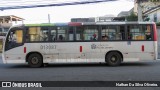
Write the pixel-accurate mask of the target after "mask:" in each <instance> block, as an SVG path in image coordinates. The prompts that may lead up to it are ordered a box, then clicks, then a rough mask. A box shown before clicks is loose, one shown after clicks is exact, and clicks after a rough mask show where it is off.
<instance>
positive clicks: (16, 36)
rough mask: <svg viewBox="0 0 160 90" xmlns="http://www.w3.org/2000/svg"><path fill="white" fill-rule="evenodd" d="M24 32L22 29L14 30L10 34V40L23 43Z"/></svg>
mask: <svg viewBox="0 0 160 90" xmlns="http://www.w3.org/2000/svg"><path fill="white" fill-rule="evenodd" d="M22 38H23V32H22V30H14V31H11V32H10V34H9V38H8V39H9V42H13V43H22Z"/></svg>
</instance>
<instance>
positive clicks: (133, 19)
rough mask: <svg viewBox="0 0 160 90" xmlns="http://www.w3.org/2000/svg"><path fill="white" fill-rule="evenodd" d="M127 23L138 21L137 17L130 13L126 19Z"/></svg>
mask: <svg viewBox="0 0 160 90" xmlns="http://www.w3.org/2000/svg"><path fill="white" fill-rule="evenodd" d="M126 19H127V21H138V16H137V15H135V14H134V12H131V14H130V15H129V16H127V17H126Z"/></svg>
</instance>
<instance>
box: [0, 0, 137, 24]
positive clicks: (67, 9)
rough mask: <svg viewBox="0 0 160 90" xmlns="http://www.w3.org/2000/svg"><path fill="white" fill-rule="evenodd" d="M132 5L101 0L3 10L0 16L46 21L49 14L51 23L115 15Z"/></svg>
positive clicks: (129, 0) (124, 0) (25, 21)
mask: <svg viewBox="0 0 160 90" xmlns="http://www.w3.org/2000/svg"><path fill="white" fill-rule="evenodd" d="M32 1H34V0H32ZM55 1H58V0H55ZM61 1H66V0H61ZM70 1H72V0H70ZM73 1H75V0H73ZM4 4H5V3H4ZM4 4H3V5H4ZM11 4H12V2H10V4H6V6H7V5H8V6H9V5H11ZM133 7H134V2H132V0H118V1H113V2H103V3H96V4H85V5H73V6H59V7H54V6H53V7H43V8H27V9H12V10H4V11H0V16H3V15H15V16H18V17H22V18H24V19H25V20H24V23H48V14H49V15H50V21H51V23H56V22H70V19H71V18H88V17H99V16H104V15H114V16H117V15H118V14H119V13H120V12H121V11H128V10H130V9H132V8H133Z"/></svg>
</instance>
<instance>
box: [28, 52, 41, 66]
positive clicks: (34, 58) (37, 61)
mask: <svg viewBox="0 0 160 90" xmlns="http://www.w3.org/2000/svg"><path fill="white" fill-rule="evenodd" d="M28 64H29V66H30V67H34V68H37V67H41V66H42V65H43V59H42V57H41V55H39V54H37V53H34V54H31V55H29V57H28Z"/></svg>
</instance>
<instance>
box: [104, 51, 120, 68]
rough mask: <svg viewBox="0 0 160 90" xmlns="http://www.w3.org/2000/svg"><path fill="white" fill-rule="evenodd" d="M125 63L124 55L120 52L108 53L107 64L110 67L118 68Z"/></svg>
mask: <svg viewBox="0 0 160 90" xmlns="http://www.w3.org/2000/svg"><path fill="white" fill-rule="evenodd" d="M122 61H123V54H122V53H121V52H120V51H117V50H112V51H109V52H107V53H106V55H105V62H106V63H107V64H108V65H109V66H118V65H120V64H121V62H122Z"/></svg>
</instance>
